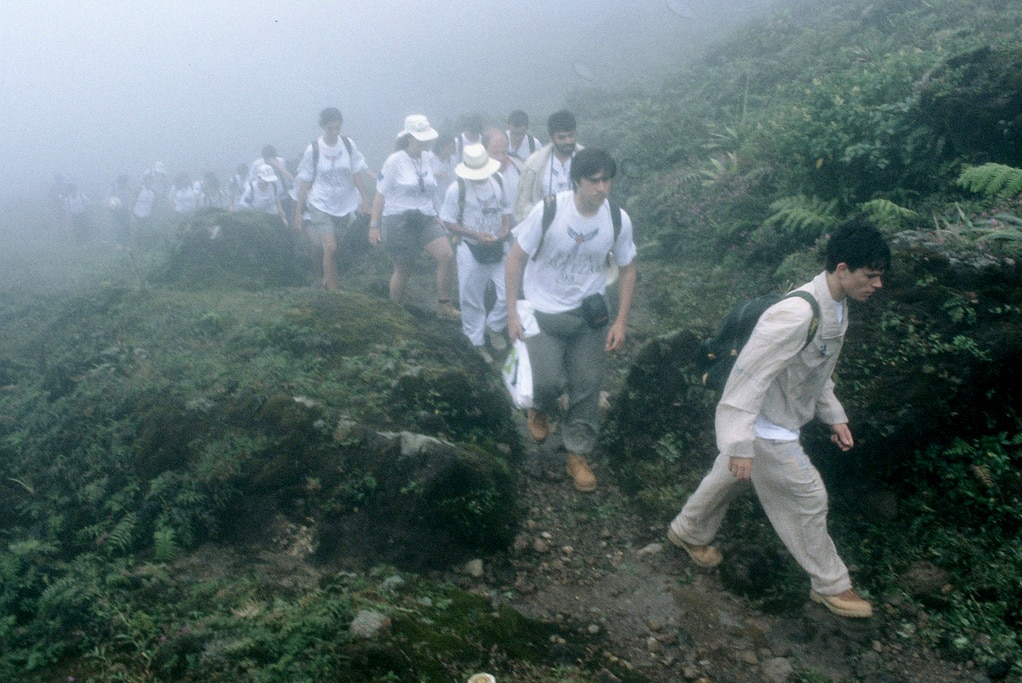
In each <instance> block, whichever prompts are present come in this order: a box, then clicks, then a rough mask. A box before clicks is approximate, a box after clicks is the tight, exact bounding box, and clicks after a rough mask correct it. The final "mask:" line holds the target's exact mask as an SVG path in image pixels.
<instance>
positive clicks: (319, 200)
mask: <svg viewBox="0 0 1022 683" xmlns="http://www.w3.org/2000/svg"><path fill="white" fill-rule="evenodd" d="M343 123H344V117H343V116H342V115H341V112H340V110H339V109H337V108H336V107H327V108H326V109H324V110H323V111H322V112H320V114H319V126H320V128H322V129H323V135H321V136H320V137H319V138H318V139H317V140H316V141H315V142H313V143H311V144H310V145H309V146H308V147H306V149H305V154H304V155H303V156H302V160H301V161H300V162H299V163H298V173H297V176H296V179H297V181H298V184H299V186H298V193H297V194H296V199H295V206H294V212H293V214H292V216H291V227H292V228H293V229H294V231H295V232H301V230H302V214H303V212H304V211H305V209H306V207H307V208H308V211H309V230H310V231H311V233H312V235H313V239H314V241H316V242H318V243H319V244H320V245H322V248H323V286H324V287H326V288H327V289H329V290H336V289H337V288H338V283H337V259H336V256H337V231H338V230H346V229H348V228H349V227H350V226H351V224H352V223H353V221H354V218H355V211H356V210H360V211H361V212H362V213H368V211H369V197H370V196H371V192H370V188H371V183H372V178H371V176H370V175H369V167H368V166H367V165H366V160H365V157H364V156H362V153H361V152H360V151H359V150H358V147H356V146H355V143H354V142H353V141H352V140H351V138H346V137H342V136H341V126H342V125H343Z"/></svg>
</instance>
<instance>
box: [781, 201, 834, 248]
mask: <svg viewBox="0 0 1022 683" xmlns="http://www.w3.org/2000/svg"><path fill="white" fill-rule="evenodd" d="M837 203H838V202H837V200H836V199H832V200H831V201H824V200H822V199H819V198H818V197H806V196H805V195H795V196H793V197H783V198H781V199H778V200H777V201H775V202H774V203H773V204H771V205H770V211H772V212H773V213H771V214H770V216H769V217H768V218H767V219H766V220H765V221H764V224H766V225H769V226H773V227H776V228H777V229H778V231H779V232H781V233H784V234H786V235H789V236H792V237H796V238H798V239H814V238H816V237H818V236H820V235H822V234H823V233H825V232H826V231H827V230H829V229H830V228H833V227H834V226H835V225H837V222H838V216H837Z"/></svg>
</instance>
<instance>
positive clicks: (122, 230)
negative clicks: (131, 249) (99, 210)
mask: <svg viewBox="0 0 1022 683" xmlns="http://www.w3.org/2000/svg"><path fill="white" fill-rule="evenodd" d="M133 199H134V193H133V192H132V191H131V180H130V179H129V178H128V175H127V174H126V173H122V174H121V175H119V176H117V179H116V180H115V181H114V182H113V185H111V186H110V194H109V196H108V197H107V200H106V206H107V209H109V211H110V227H111V233H112V235H113V239H114V245H116V246H117V247H126V246H128V244H129V243H130V242H131V204H132V200H133Z"/></svg>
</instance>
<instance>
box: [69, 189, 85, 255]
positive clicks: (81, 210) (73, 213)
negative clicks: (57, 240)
mask: <svg viewBox="0 0 1022 683" xmlns="http://www.w3.org/2000/svg"><path fill="white" fill-rule="evenodd" d="M64 212H65V213H66V214H67V220H68V226H69V227H70V229H71V237H72V238H74V241H75V242H78V243H79V244H83V243H85V242H87V241H88V239H89V198H88V197H86V196H85V195H84V194H83V193H82V191H81V190H79V189H78V186H77V185H75V184H74V183H68V186H67V192H66V193H65V194H64Z"/></svg>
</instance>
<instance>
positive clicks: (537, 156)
mask: <svg viewBox="0 0 1022 683" xmlns="http://www.w3.org/2000/svg"><path fill="white" fill-rule="evenodd" d="M583 149H585V147H583V146H582V145H579V144H576V145H575V153H576V154H578V153H579V152H580V151H582V150H583ZM553 153H554V145H553V143H552V142H548V143H547V144H545V145H543V146H542V147H540V148H539V149H537V150H536V151H535V152H533V153H532V154H530V155H529V158H528V159H526V160H525V163H524V164H522V168H521V170H522V177H521V178H520V179H519V181H518V197H517V199H516V200H515V207H514V208H515V212H514V224H515V225H518V224H519V223H521V222H522V221H524V220H525V217H526V216H528V215H529V212H530V211H532V207H534V206H536V204H538V203H540V202H541V201H543V200H544V199H545V198H546V190H547V188H545V187H543V174H544V173H546V167H547V166H548V165H549V164H550V156H551V155H552V154H553Z"/></svg>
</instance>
